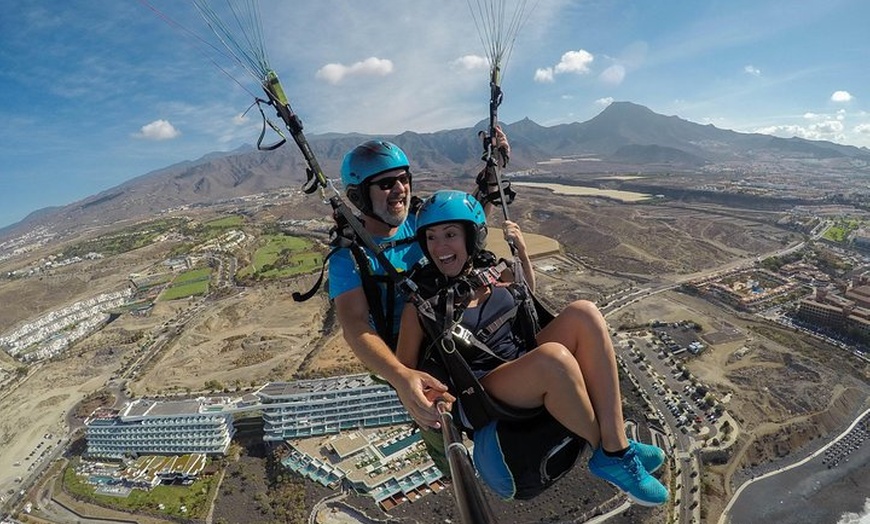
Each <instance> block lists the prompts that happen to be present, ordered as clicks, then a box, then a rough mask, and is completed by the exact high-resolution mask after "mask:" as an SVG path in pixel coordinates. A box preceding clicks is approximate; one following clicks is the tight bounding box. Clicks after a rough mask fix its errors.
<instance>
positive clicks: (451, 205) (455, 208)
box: [417, 190, 487, 259]
mask: <svg viewBox="0 0 870 524" xmlns="http://www.w3.org/2000/svg"><path fill="white" fill-rule="evenodd" d="M445 222H462V223H463V225H464V226H465V248H466V250H467V251H468V257H469V259H473V258H474V257H476V256H477V255H478V253H480V252H481V251H483V249H484V248H485V247H486V232H487V229H486V213H484V211H483V206H481V205H480V202H478V201H477V199H476V198H474V197H473V196H471V195H469V194H468V193H464V192H462V191H454V190H442V191H436V192H435V193H433V194H432V196H430V197H429V198H427V199H426V201H425V202H423V205H422V206H420V209H419V210H418V211H417V242H418V243H419V244H420V247H421V248H422V249H423V253H424V254H425V255H426V257H428V258H430V259H431V257H429V250H428V249H427V248H426V229H427V228H428V227H430V226H434V225H437V224H443V223H445Z"/></svg>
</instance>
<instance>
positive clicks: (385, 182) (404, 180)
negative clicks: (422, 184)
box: [372, 173, 411, 191]
mask: <svg viewBox="0 0 870 524" xmlns="http://www.w3.org/2000/svg"><path fill="white" fill-rule="evenodd" d="M397 180H398V181H399V182H400V183H401V184H402V185H403V186H404V185H408V183H409V182H410V181H411V175H410V174H408V173H402V174H401V175H397V176H388V177H386V178H382V179H380V180H375V181H373V182H372V184H373V185H375V186H377V187H378V189H380V190H382V191H386V190H388V189H393V186H394V185H396V181H397Z"/></svg>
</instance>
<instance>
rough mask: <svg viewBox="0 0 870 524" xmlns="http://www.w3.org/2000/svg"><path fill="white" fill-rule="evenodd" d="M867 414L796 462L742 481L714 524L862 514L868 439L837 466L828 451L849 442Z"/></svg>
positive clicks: (799, 522) (869, 461) (868, 492)
mask: <svg viewBox="0 0 870 524" xmlns="http://www.w3.org/2000/svg"><path fill="white" fill-rule="evenodd" d="M868 413H870V410H868V411H865V412H864V413H862V414H861V415H860V416H859V417H858V418H857V419H856V420H855V422H854V423H853V424H852V425H851V426H850V427H849V429H847V430H846V431H845V432H843V433H842V434H841V435H839V436H838V437H837V438H835V439H834V440H832V441H831V442H830V443H829V444H828V445H826V446H825V447H823V448H822V449H820V450H818V451H816V452H815V453H813V454H812V455H810V456H809V457H807V458H806V459H804V460H802V461H800V462H798V463H797V464H795V465H792V466H789V467H786V468H783V469H781V470H779V471H777V472H772V473H771V474H768V475H765V476H762V477H759V478H758V479H755V480H754V481H750V482H749V483H747V484H744V485H743V486H742V487H741V489H740V490H739V491H738V492H737V493H736V494H735V496H734V498H733V499H732V500H731V502H730V503H729V505H728V507H727V508H726V509H725V511H724V512H723V513H722V517H721V518H720V519H719V524H726V523H729V522H730V523H733V524H740V523H743V522H783V523H785V522H790V523H796V524H804V523H806V524H811V523H812V524H815V523H819V522H830V523H832V524H833V523H836V522H838V521H839V520H840V519H841V518H842V516H843V515H844V514H846V513H855V514H861V513H863V512H864V510H865V505H866V503H867V499H868V498H870V439H867V438H865V439H864V440H863V441H862V442H860V443H859V444H858V445H857V448H856V449H854V450H852V451H851V452H849V453H848V454H844V455H842V458H841V459H840V460H839V461H838V462H837V464H836V465H833V464H831V460H830V453H826V451H828V450H834V449H836V447H837V446H838V443H844V442H848V439H849V438H851V437H850V435H854V434H855V432H860V431H861V428H864V431H866V427H867V424H868V420H867V419H868Z"/></svg>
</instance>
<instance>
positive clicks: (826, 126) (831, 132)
mask: <svg viewBox="0 0 870 524" xmlns="http://www.w3.org/2000/svg"><path fill="white" fill-rule="evenodd" d="M843 130H844V126H843V123H842V122H840V121H839V120H824V121H821V122H819V123H817V124H810V125H808V126H799V125H794V124H786V125H777V126H769V127H763V128H760V129H756V130H755V132H756V133H762V134H765V135H774V136H781V137H787V138H790V137H793V136H795V137H799V138H805V139H807V140H830V141H833V142H840V143H843V142H844V141H845V138H846V136H845V134H844V133H843Z"/></svg>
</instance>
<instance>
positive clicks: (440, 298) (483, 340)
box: [418, 270, 552, 431]
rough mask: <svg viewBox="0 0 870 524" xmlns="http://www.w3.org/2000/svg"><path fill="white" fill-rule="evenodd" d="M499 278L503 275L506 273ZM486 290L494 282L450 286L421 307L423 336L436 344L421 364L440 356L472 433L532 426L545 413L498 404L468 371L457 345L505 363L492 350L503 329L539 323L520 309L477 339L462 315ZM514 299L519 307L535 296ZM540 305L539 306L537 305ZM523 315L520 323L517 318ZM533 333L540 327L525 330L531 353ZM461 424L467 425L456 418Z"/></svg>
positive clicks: (482, 331) (521, 295)
mask: <svg viewBox="0 0 870 524" xmlns="http://www.w3.org/2000/svg"><path fill="white" fill-rule="evenodd" d="M498 272H499V273H500V272H501V270H499V271H498ZM478 274H479V273H478ZM483 280H485V279H483ZM469 284H470V287H471V288H472V289H471V291H469V290H468V289H463V290H462V292H461V293H457V288H458V287H460V286H463V287H467V286H469ZM481 285H490V286H491V285H493V284H492V283H491V282H490V283H487V282H483V281H482V280H481V279H472V280H470V281H469V280H466V281H463V282H460V283H454V285H452V286H448V287H447V288H446V289H443V290H442V291H441V292H439V293H438V294H436V295H435V296H433V297H431V298H430V299H428V300H425V301H423V302H424V303H425V304H427V305H428V307H427V308H426V309H425V310H423V309H422V308H419V307H418V317H419V318H420V323H421V324H422V325H423V328H424V331H425V332H426V333H427V334H429V336H430V340H431V343H430V344H429V346H428V347H427V349H426V350H425V351H424V352H423V357H422V358H423V359H424V360H425V359H427V358H428V359H433V358H434V355H433V353H436V352H437V354H438V360H439V361H440V362H441V365H442V366H443V368H444V370H445V371H446V372H447V375H448V376H449V379H450V381H451V382H452V383H453V387H454V389H455V392H456V395H457V398H458V399H459V400H460V402H461V404H462V411H463V413H464V414H465V419H466V420H467V421H468V423H469V425H470V426H471V427H470V428H468V429H470V430H472V431H474V430H479V429H480V428H482V427H484V426H486V425H487V424H489V423H490V422H492V421H493V420H508V421H522V420H527V419H530V418H533V417H535V416H537V415H539V414H540V413H541V412H542V411H543V410H544V409H545V408H544V407H543V406H541V407H537V408H517V407H514V406H509V405H507V404H504V403H501V402H499V401H498V400H496V399H493V398H492V397H491V396H489V394H487V392H486V390H485V389H484V388H483V386H482V385H481V384H480V381H479V380H478V379H477V377H476V376H475V374H474V372H473V371H472V370H471V367H470V366H469V365H468V362H467V361H466V359H465V357H463V356H462V353H461V352H460V351H459V350H458V348H457V345H462V346H465V347H469V348H475V349H477V350H479V351H482V352H485V353H487V354H488V355H490V356H492V357H494V358H496V359H498V360H500V361H502V362H505V359H504V358H503V357H501V356H499V355H497V354H495V353H494V352H493V351H492V350H491V349H490V348H489V347H488V346H487V341H488V340H489V338H490V337H491V336H492V335H493V334H494V333H495V332H496V331H497V330H498V329H499V328H500V327H501V326H503V325H504V324H505V323H507V322H511V321H514V319H516V322H519V324H520V326H521V327H522V326H523V324H527V323H529V322H530V321H533V322H534V321H535V320H537V319H529V318H527V315H524V312H525V308H523V307H521V305H520V304H519V303H518V304H516V305H515V306H514V307H512V308H511V309H509V310H508V311H506V312H505V313H503V314H501V315H500V316H499V317H498V318H496V319H495V320H493V321H492V322H490V323H489V324H487V325H486V326H484V327H483V328H482V329H480V330H478V331H477V332H476V333H472V332H471V331H470V330H468V329H467V328H465V327H464V326H462V325H461V324H460V321H461V320H462V313H463V312H464V310H465V307H466V306H467V303H468V300H469V299H470V296H471V294H473V293H472V292H473V290H474V289H477V288H478V287H480V286H481ZM517 287H523V288H525V285H522V284H521V285H520V286H517ZM511 294H512V296H514V299H515V300H517V301H519V300H526V299H530V298H529V297H533V294H531V293H530V292H528V290H527V289H526V290H524V292H520V293H517V292H515V290H513V289H512V290H511ZM457 295H462V297H463V298H460V299H457ZM536 304H539V303H538V302H536ZM518 315H519V316H520V318H516V317H517V316H518ZM544 319H545V320H546V321H549V320H550V319H552V315H550V316H549V317H548V316H547V315H544ZM532 329H535V326H532V327H528V328H526V329H520V332H521V335H522V336H523V343H524V344H526V347H535V345H536V342H535V341H534V337H532V339H531V340H528V339H526V338H525V335H526V333H527V332H528V331H530V330H532ZM535 333H536V332H535ZM457 420H462V419H461V418H458V417H457Z"/></svg>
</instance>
